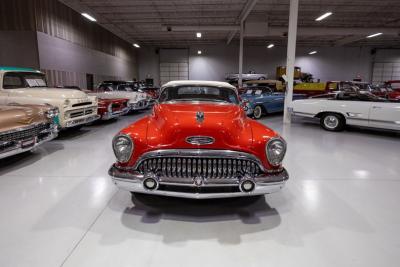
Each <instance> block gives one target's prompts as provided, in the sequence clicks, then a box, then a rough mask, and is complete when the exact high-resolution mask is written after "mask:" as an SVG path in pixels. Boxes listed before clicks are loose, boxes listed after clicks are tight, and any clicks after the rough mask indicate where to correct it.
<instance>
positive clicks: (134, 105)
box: [129, 100, 149, 110]
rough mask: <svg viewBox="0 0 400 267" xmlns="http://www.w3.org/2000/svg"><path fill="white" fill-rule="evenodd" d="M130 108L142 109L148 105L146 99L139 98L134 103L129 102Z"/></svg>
mask: <svg viewBox="0 0 400 267" xmlns="http://www.w3.org/2000/svg"><path fill="white" fill-rule="evenodd" d="M129 107H130V110H143V109H146V108H148V107H149V102H148V101H147V100H140V101H138V102H136V103H130V104H129Z"/></svg>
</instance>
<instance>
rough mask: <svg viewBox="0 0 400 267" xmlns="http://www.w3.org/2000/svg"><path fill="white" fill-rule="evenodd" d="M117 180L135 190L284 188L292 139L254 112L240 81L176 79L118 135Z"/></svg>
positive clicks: (213, 192) (207, 192)
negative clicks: (243, 99) (243, 102)
mask: <svg viewBox="0 0 400 267" xmlns="http://www.w3.org/2000/svg"><path fill="white" fill-rule="evenodd" d="M112 145H113V149H114V153H115V156H116V158H117V162H116V163H115V164H114V165H113V166H112V167H111V169H110V170H109V174H110V176H111V177H112V180H113V182H114V183H115V184H116V185H117V186H118V187H120V188H122V189H125V190H129V191H131V192H134V193H145V194H155V195H165V196H177V197H185V198H219V197H235V196H249V195H258V194H266V193H272V192H276V191H278V190H279V189H281V188H282V187H283V185H284V184H285V182H286V180H287V179H288V174H287V172H286V170H285V169H284V168H283V167H282V160H283V158H284V155H285V152H286V142H285V141H284V140H283V138H282V137H280V136H279V134H278V133H276V132H275V131H273V130H271V129H270V128H268V127H266V126H264V125H262V124H260V123H258V122H256V121H254V120H251V119H249V118H247V116H246V114H245V112H244V110H243V109H242V107H241V106H240V102H239V98H238V95H237V91H236V89H235V87H233V86H231V85H229V84H227V83H223V82H208V81H176V82H169V83H167V84H165V85H164V86H163V87H162V88H161V92H160V98H159V103H156V104H155V106H154V113H153V114H151V115H148V116H146V117H144V118H142V119H140V120H138V121H137V122H135V123H133V124H132V125H130V126H128V127H126V128H125V129H123V130H121V131H120V132H119V133H118V134H117V135H116V136H115V138H114V140H113V144H112Z"/></svg>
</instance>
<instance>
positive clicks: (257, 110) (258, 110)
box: [253, 105, 265, 120]
mask: <svg viewBox="0 0 400 267" xmlns="http://www.w3.org/2000/svg"><path fill="white" fill-rule="evenodd" d="M264 113H265V110H264V109H263V107H262V106H260V105H258V106H255V107H254V109H253V118H255V119H256V120H258V119H261V117H262V116H263V115H264Z"/></svg>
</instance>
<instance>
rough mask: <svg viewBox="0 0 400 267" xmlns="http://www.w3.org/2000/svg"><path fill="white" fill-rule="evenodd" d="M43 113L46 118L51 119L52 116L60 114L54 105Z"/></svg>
mask: <svg viewBox="0 0 400 267" xmlns="http://www.w3.org/2000/svg"><path fill="white" fill-rule="evenodd" d="M45 114H46V117H47V118H48V119H52V118H54V117H57V116H58V115H59V114H60V111H59V109H58V108H57V107H54V108H51V109H49V110H47V111H46V113H45Z"/></svg>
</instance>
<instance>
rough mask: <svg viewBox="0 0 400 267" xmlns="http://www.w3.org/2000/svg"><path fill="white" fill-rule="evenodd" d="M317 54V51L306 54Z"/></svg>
mask: <svg viewBox="0 0 400 267" xmlns="http://www.w3.org/2000/svg"><path fill="white" fill-rule="evenodd" d="M316 53H317V51H315V50H314V51H311V52H310V53H308V54H309V55H314V54H316Z"/></svg>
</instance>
